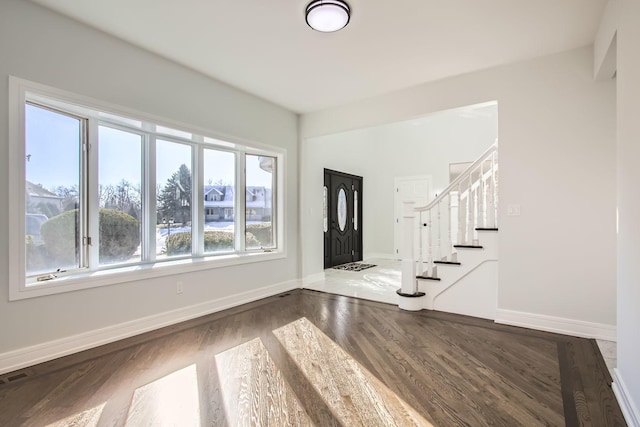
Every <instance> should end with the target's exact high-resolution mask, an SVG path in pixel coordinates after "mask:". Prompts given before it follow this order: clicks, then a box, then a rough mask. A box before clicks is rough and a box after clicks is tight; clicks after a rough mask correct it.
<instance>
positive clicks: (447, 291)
mask: <svg viewBox="0 0 640 427" xmlns="http://www.w3.org/2000/svg"><path fill="white" fill-rule="evenodd" d="M497 149H498V145H497V142H496V143H495V144H494V145H492V146H491V147H489V149H487V151H485V152H484V153H483V154H482V155H481V156H480V157H479V158H478V159H477V160H476V161H475V162H473V164H472V165H471V166H469V168H467V170H466V171H464V172H463V173H462V174H460V175H459V176H458V177H457V178H456V179H455V180H454V181H453V182H451V184H449V186H448V187H447V188H446V189H445V190H444V191H443V192H442V193H440V194H438V195H437V197H436V198H435V199H434V200H432V201H431V202H430V203H429V204H427V205H426V206H418V207H415V206H413V203H411V202H405V207H404V215H403V221H404V227H403V239H404V241H403V248H402V251H403V253H402V254H401V256H402V288H401V290H400V291H398V294H399V295H400V296H401V297H403V298H401V302H400V308H403V309H407V310H420V309H430V310H441V311H447V312H453V313H459V314H466V315H471V316H476V317H484V318H491V319H493V318H494V317H495V308H496V299H497V267H498V264H497V262H498V236H497V231H498V218H497V215H498V209H497V207H498V151H497ZM416 222H418V224H419V228H418V229H419V231H418V232H416V227H415V223H416ZM416 240H417V243H418V244H417V245H415V244H416ZM414 245H415V246H414ZM414 247H417V249H414ZM415 252H418V253H415Z"/></svg>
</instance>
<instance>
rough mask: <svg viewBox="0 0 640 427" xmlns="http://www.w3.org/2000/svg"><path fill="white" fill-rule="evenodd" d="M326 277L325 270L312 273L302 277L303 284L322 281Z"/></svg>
mask: <svg viewBox="0 0 640 427" xmlns="http://www.w3.org/2000/svg"><path fill="white" fill-rule="evenodd" d="M325 278H326V276H325V274H324V271H323V272H321V273H315V274H310V275H308V276H307V277H305V278H304V279H302V286H307V285H310V284H312V283H316V282H321V281H323V280H324V279H325Z"/></svg>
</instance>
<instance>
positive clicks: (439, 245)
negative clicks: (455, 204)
mask: <svg viewBox="0 0 640 427" xmlns="http://www.w3.org/2000/svg"><path fill="white" fill-rule="evenodd" d="M437 218H438V221H437V222H438V259H442V221H441V220H440V218H441V216H440V201H438V216H437Z"/></svg>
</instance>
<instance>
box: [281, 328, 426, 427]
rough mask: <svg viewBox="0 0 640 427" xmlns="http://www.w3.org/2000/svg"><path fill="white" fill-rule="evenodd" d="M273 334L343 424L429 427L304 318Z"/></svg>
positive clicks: (410, 408)
mask: <svg viewBox="0 0 640 427" xmlns="http://www.w3.org/2000/svg"><path fill="white" fill-rule="evenodd" d="M273 333H274V334H275V335H276V337H277V338H278V340H279V341H280V343H281V344H282V346H283V347H284V348H285V349H286V350H287V352H288V353H289V355H290V356H291V358H292V359H293V360H294V362H295V363H296V365H298V367H299V368H300V370H301V371H302V372H303V373H304V375H305V376H306V377H307V379H308V380H309V382H311V384H312V385H313V387H314V388H315V389H316V391H317V392H318V394H319V395H320V396H321V397H322V399H323V400H324V401H325V403H326V405H327V406H328V407H329V408H330V409H331V412H332V413H333V414H334V415H335V416H336V418H337V419H338V420H339V421H340V422H341V424H342V425H345V426H351V425H363V426H370V427H374V426H385V427H386V426H409V425H411V426H432V424H431V423H429V422H428V421H426V420H425V419H424V418H422V417H421V416H420V414H418V413H417V412H416V411H415V410H414V409H413V408H412V407H411V406H410V405H409V404H407V403H406V402H405V401H403V400H402V399H401V398H400V397H398V396H397V395H396V394H395V393H393V392H392V391H391V390H389V389H388V388H387V387H386V386H385V385H384V384H383V383H382V382H381V381H379V380H378V379H377V378H376V377H375V376H373V375H372V374H371V373H370V372H369V371H368V370H367V369H365V368H364V367H363V366H361V365H360V364H359V363H358V362H357V361H355V360H354V359H353V358H351V357H350V356H349V355H348V354H347V353H346V352H345V351H344V350H342V348H341V347H340V346H338V345H337V344H336V343H334V342H333V341H332V340H331V339H330V338H329V337H327V336H326V335H325V334H324V333H323V332H322V331H320V330H319V329H318V328H317V327H315V325H313V323H311V322H309V320H307V319H306V318H301V319H298V320H296V321H295V322H292V323H290V324H288V325H286V326H283V327H281V328H278V329H276V330H275V331H273Z"/></svg>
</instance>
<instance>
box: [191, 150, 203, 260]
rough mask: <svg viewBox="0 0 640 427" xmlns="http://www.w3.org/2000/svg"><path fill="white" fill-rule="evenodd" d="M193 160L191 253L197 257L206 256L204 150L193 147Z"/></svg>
mask: <svg viewBox="0 0 640 427" xmlns="http://www.w3.org/2000/svg"><path fill="white" fill-rule="evenodd" d="M191 153H192V156H193V157H192V160H191V170H192V174H191V181H192V182H193V184H194V185H192V186H191V243H192V246H191V253H192V255H193V256H195V257H201V256H203V255H204V203H202V200H203V198H204V174H203V171H204V149H203V147H202V145H199V144H197V145H195V146H194V147H193V150H192V151H191Z"/></svg>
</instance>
